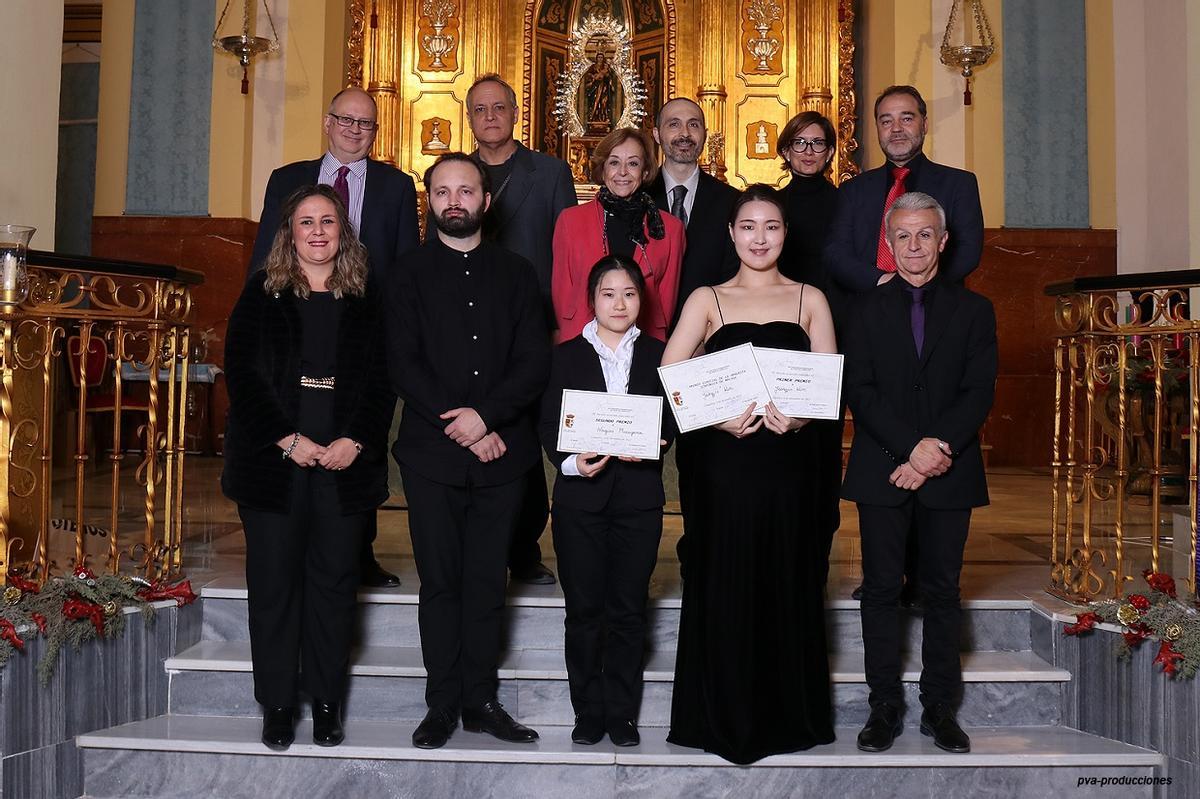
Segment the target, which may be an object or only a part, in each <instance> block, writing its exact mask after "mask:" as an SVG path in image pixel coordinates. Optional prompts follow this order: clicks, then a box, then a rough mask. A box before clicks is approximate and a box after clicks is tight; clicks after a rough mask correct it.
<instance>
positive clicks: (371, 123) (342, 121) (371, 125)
mask: <svg viewBox="0 0 1200 799" xmlns="http://www.w3.org/2000/svg"><path fill="white" fill-rule="evenodd" d="M329 116H330V118H332V119H333V121H334V122H336V123H338V124H339V125H341V126H342V127H343V128H348V127H350V126H351V125H353V124H355V123H356V122H357V123H358V129H359V130H375V120H373V119H356V118H354V117H344V116H340V115H339V114H335V113H333V112H330V114H329Z"/></svg>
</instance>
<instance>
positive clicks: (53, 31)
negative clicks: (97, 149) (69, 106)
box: [0, 0, 63, 250]
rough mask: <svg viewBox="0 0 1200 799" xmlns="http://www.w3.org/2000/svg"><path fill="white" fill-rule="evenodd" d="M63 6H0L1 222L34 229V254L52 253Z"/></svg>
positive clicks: (27, 0)
mask: <svg viewBox="0 0 1200 799" xmlns="http://www.w3.org/2000/svg"><path fill="white" fill-rule="evenodd" d="M62 27H63V4H62V3H61V2H52V0H4V2H3V3H0V109H3V110H4V113H7V114H10V115H12V118H11V119H10V120H8V121H6V122H5V123H4V124H3V125H0V158H2V161H0V165H2V166H0V169H2V170H3V174H2V176H0V223H4V224H19V225H32V226H34V227H36V228H37V229H38V230H37V233H36V234H35V235H34V237H33V243H32V246H33V247H34V248H35V249H41V250H52V249H54V208H55V187H56V184H57V180H58V91H59V84H60V83H61V75H62Z"/></svg>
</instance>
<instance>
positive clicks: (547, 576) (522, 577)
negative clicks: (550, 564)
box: [509, 561, 558, 585]
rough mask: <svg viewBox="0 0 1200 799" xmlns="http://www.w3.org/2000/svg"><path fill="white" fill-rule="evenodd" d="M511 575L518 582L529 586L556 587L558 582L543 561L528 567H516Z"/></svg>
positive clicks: (511, 571) (512, 569) (511, 570)
mask: <svg viewBox="0 0 1200 799" xmlns="http://www.w3.org/2000/svg"><path fill="white" fill-rule="evenodd" d="M509 574H511V575H512V578H513V579H514V580H516V581H517V582H519V583H527V584H529V585H554V584H555V583H556V582H558V581H557V580H556V579H555V578H554V572H552V571H550V570H549V569H547V568H546V565H545V564H544V563H542V562H541V561H537V562H536V563H530V564H529V565H527V566H514V567H512V568H511V569H510V570H509Z"/></svg>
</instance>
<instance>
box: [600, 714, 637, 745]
mask: <svg viewBox="0 0 1200 799" xmlns="http://www.w3.org/2000/svg"><path fill="white" fill-rule="evenodd" d="M605 726H606V727H608V740H610V741H612V742H613V746H637V745H638V744H640V743H641V742H642V736H640V735H638V728H637V725H636V724H634V723H633V722H632V721H630V720H629V719H621V720H619V721H618V720H610V721H609V722H608V723H607V724H606V725H605Z"/></svg>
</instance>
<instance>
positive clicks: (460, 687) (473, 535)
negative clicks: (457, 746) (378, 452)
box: [400, 467, 526, 710]
mask: <svg viewBox="0 0 1200 799" xmlns="http://www.w3.org/2000/svg"><path fill="white" fill-rule="evenodd" d="M400 476H401V478H402V479H403V480H404V492H405V494H406V496H407V497H408V529H409V533H410V535H411V536H412V545H413V556H414V558H415V559H416V562H417V574H418V575H419V576H420V578H421V593H420V607H419V609H418V612H417V620H418V623H419V625H420V629H421V654H422V657H423V659H424V662H425V671H426V672H427V673H428V675H429V676H428V677H427V679H426V682H425V701H426V703H427V704H428V705H429V707H431V708H433V707H445V708H451V709H455V710H457V709H458V708H462V707H468V708H477V707H479V706H480V705H482V704H483V703H484V702H488V701H491V700H493V699H495V698H496V688H497V679H496V668H497V665H498V663H499V659H500V636H501V626H502V624H503V621H504V591H505V586H506V584H507V581H508V573H507V570H506V568H505V560H506V558H505V556H506V555H507V553H508V545H509V539H510V538H511V537H512V530H513V524H514V523H515V521H516V518H517V512H518V510H519V509H520V506H521V498H522V494H523V492H524V490H525V482H526V481H525V479H524V478H520V479H517V480H514V481H512V482H510V483H504V484H502V485H496V486H451V485H443V484H441V483H435V482H433V481H432V480H427V479H425V478H424V477H422V476H421V475H419V474H417V473H416V472H414V471H413V470H412V469H408V468H404V467H401V469H400Z"/></svg>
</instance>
